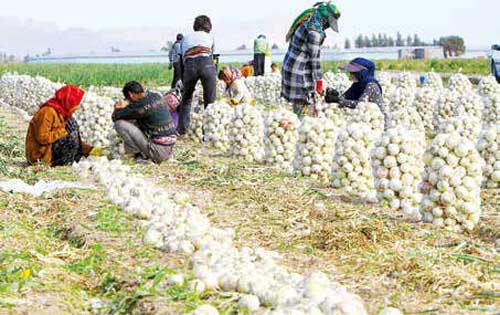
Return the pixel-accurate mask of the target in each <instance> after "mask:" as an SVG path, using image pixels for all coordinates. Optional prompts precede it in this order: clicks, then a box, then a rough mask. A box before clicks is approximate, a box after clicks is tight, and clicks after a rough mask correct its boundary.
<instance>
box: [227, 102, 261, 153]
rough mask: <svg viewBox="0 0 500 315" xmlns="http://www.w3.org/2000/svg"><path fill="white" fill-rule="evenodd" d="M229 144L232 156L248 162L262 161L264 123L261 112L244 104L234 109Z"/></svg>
mask: <svg viewBox="0 0 500 315" xmlns="http://www.w3.org/2000/svg"><path fill="white" fill-rule="evenodd" d="M229 144H230V148H231V154H232V155H233V156H237V157H242V158H244V159H245V160H247V161H248V162H260V161H263V159H264V121H263V118H262V114H261V112H260V111H259V110H258V109H256V108H255V107H253V106H251V105H248V104H244V105H239V106H237V107H236V108H235V110H234V113H233V117H232V121H231V127H230V131H229Z"/></svg>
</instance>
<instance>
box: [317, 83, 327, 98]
mask: <svg viewBox="0 0 500 315" xmlns="http://www.w3.org/2000/svg"><path fill="white" fill-rule="evenodd" d="M316 92H317V93H318V94H319V95H324V94H325V90H324V89H323V80H318V81H316Z"/></svg>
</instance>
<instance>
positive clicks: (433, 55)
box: [399, 46, 444, 59]
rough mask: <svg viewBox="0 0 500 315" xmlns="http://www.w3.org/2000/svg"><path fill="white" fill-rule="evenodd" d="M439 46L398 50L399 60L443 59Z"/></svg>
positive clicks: (441, 48)
mask: <svg viewBox="0 0 500 315" xmlns="http://www.w3.org/2000/svg"><path fill="white" fill-rule="evenodd" d="M443 58H444V51H443V47H441V46H428V47H410V48H402V49H400V50H399V59H443Z"/></svg>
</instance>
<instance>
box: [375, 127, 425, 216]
mask: <svg viewBox="0 0 500 315" xmlns="http://www.w3.org/2000/svg"><path fill="white" fill-rule="evenodd" d="M424 151H425V136H424V135H423V134H422V133H419V132H415V131H411V130H407V129H403V128H394V129H388V130H386V131H385V132H384V134H383V135H382V136H381V137H380V138H379V139H378V140H377V142H376V144H375V148H374V149H373V150H372V153H371V156H372V167H373V174H374V177H375V189H376V190H377V197H378V200H379V201H380V202H382V203H386V204H388V205H389V206H390V207H391V209H394V210H402V211H403V213H404V214H405V216H407V217H408V218H411V219H415V220H420V211H419V205H420V201H421V200H422V194H421V193H420V192H419V184H420V182H421V180H422V175H423V171H424V163H423V161H422V157H423V154H424Z"/></svg>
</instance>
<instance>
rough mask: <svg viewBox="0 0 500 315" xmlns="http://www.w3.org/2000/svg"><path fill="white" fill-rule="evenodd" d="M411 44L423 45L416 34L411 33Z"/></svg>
mask: <svg viewBox="0 0 500 315" xmlns="http://www.w3.org/2000/svg"><path fill="white" fill-rule="evenodd" d="M413 45H415V46H423V45H424V43H423V42H422V41H421V40H420V37H418V35H417V34H415V35H413Z"/></svg>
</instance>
